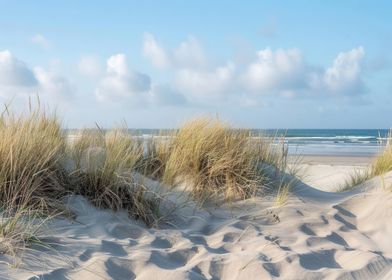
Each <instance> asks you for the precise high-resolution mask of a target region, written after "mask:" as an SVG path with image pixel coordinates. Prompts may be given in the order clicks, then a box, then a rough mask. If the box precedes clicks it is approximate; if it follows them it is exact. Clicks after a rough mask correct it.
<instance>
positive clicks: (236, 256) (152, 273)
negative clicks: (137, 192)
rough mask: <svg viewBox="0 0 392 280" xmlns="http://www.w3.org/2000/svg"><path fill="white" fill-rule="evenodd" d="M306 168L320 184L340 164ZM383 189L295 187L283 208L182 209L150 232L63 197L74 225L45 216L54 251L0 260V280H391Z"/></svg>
mask: <svg viewBox="0 0 392 280" xmlns="http://www.w3.org/2000/svg"><path fill="white" fill-rule="evenodd" d="M306 164H308V165H313V167H312V168H313V170H318V171H317V172H315V173H314V174H313V179H312V180H313V181H314V182H316V183H317V182H318V183H317V184H320V185H322V184H324V183H325V184H327V183H328V178H331V175H326V174H319V173H322V172H323V170H324V171H325V170H326V169H327V168H326V166H329V167H331V168H336V169H337V170H340V169H339V168H340V167H339V166H345V165H341V164H340V165H331V164H326V163H324V164H323V163H312V164H310V163H306ZM346 166H347V165H346ZM325 172H326V173H328V174H333V173H330V172H332V171H331V170H327V171H325ZM316 175H317V176H319V177H318V178H316V177H317V176H316ZM315 176H316V177H315ZM391 186H392V173H389V174H386V175H385V176H384V177H383V178H379V177H377V178H374V179H372V180H370V181H367V182H365V183H364V184H363V185H361V186H359V187H358V188H356V189H355V190H354V191H350V192H345V193H333V192H326V191H322V190H320V189H318V188H315V187H314V186H312V185H310V184H309V183H304V182H298V183H297V184H296V186H295V187H294V188H293V190H292V192H291V193H290V195H289V197H288V200H287V202H286V203H285V204H284V205H276V203H275V202H274V198H273V197H264V198H254V199H248V200H245V201H240V202H235V203H233V204H231V205H223V206H221V207H219V208H216V207H214V206H210V207H207V208H206V209H197V208H195V207H194V206H193V205H189V206H187V208H186V209H178V211H177V212H176V213H175V214H174V215H172V216H171V219H170V220H168V221H170V222H171V224H162V225H160V227H159V228H147V227H146V226H145V225H144V224H143V223H142V222H141V221H135V220H132V219H129V218H128V217H127V215H126V213H121V212H120V213H112V212H110V211H104V210H98V209H96V208H94V207H92V206H91V205H90V204H89V203H88V202H87V201H85V200H84V199H83V198H81V197H70V198H69V200H68V202H69V205H70V207H71V208H72V209H73V210H74V211H75V213H76V218H75V220H69V219H65V218H58V219H55V220H54V221H53V222H52V223H51V224H50V225H49V226H48V232H47V233H46V235H47V236H46V241H47V242H50V243H51V244H52V247H53V248H54V249H55V250H52V249H51V250H49V249H47V250H43V249H39V250H38V251H31V252H26V254H25V259H24V263H23V264H21V265H20V266H19V267H18V268H13V267H10V266H8V265H7V264H5V263H4V262H6V261H7V260H8V259H7V258H6V257H5V256H2V257H1V258H0V261H1V262H0V278H1V279H84V280H90V279H364V280H365V279H366V280H368V279H392V242H390V237H391V234H392V223H390V220H391V219H392V192H391V191H390V190H387V189H388V188H390V187H391Z"/></svg>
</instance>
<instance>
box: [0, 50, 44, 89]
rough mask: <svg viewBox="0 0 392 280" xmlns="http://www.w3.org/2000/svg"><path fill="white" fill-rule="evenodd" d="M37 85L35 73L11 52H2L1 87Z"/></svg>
mask: <svg viewBox="0 0 392 280" xmlns="http://www.w3.org/2000/svg"><path fill="white" fill-rule="evenodd" d="M36 84H37V80H36V78H35V76H34V73H33V72H32V71H31V69H29V68H28V67H27V65H26V64H25V63H24V62H22V61H20V60H19V59H17V58H16V57H15V56H14V55H13V54H12V53H11V52H10V51H8V50H5V51H0V85H2V86H17V87H19V86H21V87H30V86H34V85H36Z"/></svg>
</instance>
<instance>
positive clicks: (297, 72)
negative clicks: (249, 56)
mask: <svg viewBox="0 0 392 280" xmlns="http://www.w3.org/2000/svg"><path fill="white" fill-rule="evenodd" d="M307 71H309V66H307V65H306V62H305V60H304V58H303V56H302V54H301V52H300V51H299V50H297V49H287V50H284V49H278V50H276V51H273V50H271V49H270V48H267V49H264V50H260V51H258V52H257V53H256V59H255V61H253V62H251V63H250V64H249V65H248V66H247V68H246V71H245V73H243V74H242V75H241V77H240V79H241V80H242V81H241V82H242V84H243V86H244V88H246V89H248V90H250V91H254V92H259V93H267V92H269V91H277V90H288V89H292V88H301V87H304V86H305V83H306V80H307V75H308V73H307Z"/></svg>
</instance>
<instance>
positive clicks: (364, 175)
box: [338, 132, 392, 192]
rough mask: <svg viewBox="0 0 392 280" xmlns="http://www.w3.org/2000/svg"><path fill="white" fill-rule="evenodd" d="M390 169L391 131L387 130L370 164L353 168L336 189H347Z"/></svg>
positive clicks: (391, 157)
mask: <svg viewBox="0 0 392 280" xmlns="http://www.w3.org/2000/svg"><path fill="white" fill-rule="evenodd" d="M389 171H392V133H391V132H389V133H388V136H387V142H386V144H385V147H384V149H383V151H382V152H381V153H380V154H379V155H378V156H377V157H376V158H375V159H374V160H373V162H372V163H371V164H370V166H369V167H368V168H367V169H365V170H363V171H359V170H354V171H353V172H352V173H351V174H350V175H349V178H348V179H347V180H346V181H345V183H344V184H343V185H342V186H341V187H339V188H338V191H340V192H343V191H348V190H351V189H353V188H354V187H356V186H358V185H360V184H361V183H363V182H365V181H367V180H369V179H371V178H373V177H376V176H380V175H383V174H385V173H387V172H389Z"/></svg>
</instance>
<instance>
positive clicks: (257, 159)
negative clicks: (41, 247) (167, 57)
mask: <svg viewBox="0 0 392 280" xmlns="http://www.w3.org/2000/svg"><path fill="white" fill-rule="evenodd" d="M274 141H275V140H273V139H267V138H265V137H253V136H252V135H251V133H250V131H249V130H243V129H234V128H233V127H231V126H230V125H228V124H226V123H223V122H220V121H219V120H216V119H211V118H198V119H195V120H192V121H190V122H187V123H186V124H184V126H182V127H181V128H180V129H178V130H177V131H174V132H173V133H170V134H169V135H158V136H155V137H153V138H152V139H150V140H149V141H147V142H144V143H142V142H140V141H138V140H137V139H136V138H135V137H132V136H131V135H130V134H129V132H128V130H127V129H114V130H111V131H103V130H101V129H99V128H98V129H89V130H82V131H80V133H79V135H77V136H76V138H75V139H73V140H72V141H71V140H70V139H68V138H67V135H66V134H65V132H64V131H63V130H62V128H61V124H60V122H59V120H58V118H57V117H56V115H55V114H49V113H46V112H45V110H41V109H39V108H38V109H37V110H30V111H29V112H28V113H26V114H19V115H15V114H12V113H11V112H9V111H8V110H6V111H5V112H4V113H3V114H2V115H1V116H0V163H1V164H0V214H1V217H2V219H1V221H0V241H1V242H0V243H1V246H0V251H1V252H3V253H10V254H14V253H15V252H16V251H17V250H18V249H19V248H23V247H26V246H29V244H32V243H34V242H39V238H38V237H37V232H38V229H39V227H37V223H36V221H37V220H36V219H35V218H34V217H36V216H37V215H41V216H42V215H44V217H46V218H48V219H50V218H51V217H54V216H56V215H58V214H59V213H63V211H65V210H66V207H65V205H64V203H63V198H64V196H66V195H72V194H76V195H82V196H84V197H86V198H87V199H88V200H89V201H90V202H91V203H92V204H93V205H95V206H96V207H99V208H104V209H110V210H113V211H119V210H126V211H128V213H129V215H130V216H132V217H134V218H136V219H138V218H140V219H142V220H143V221H145V223H146V224H147V225H150V226H151V225H154V223H156V222H157V221H159V215H160V213H159V209H160V202H161V197H159V195H157V194H156V193H154V191H153V190H152V189H149V186H145V185H144V180H145V179H144V177H143V175H144V176H147V177H150V178H152V179H154V180H157V181H159V182H160V183H163V184H164V185H173V186H177V185H180V184H184V185H186V186H188V187H190V189H189V190H190V193H191V196H192V197H193V198H194V199H196V200H197V201H198V202H200V203H201V204H203V202H204V201H206V200H207V199H215V198H224V200H225V201H232V200H234V199H245V198H248V197H251V196H253V195H256V194H257V193H258V192H259V191H260V189H261V188H263V187H265V186H270V183H271V182H274V181H275V179H274V178H273V177H276V176H278V175H279V173H280V172H283V171H285V170H286V167H287V149H285V148H284V147H283V148H281V146H279V145H274V144H273V143H274ZM280 193H281V196H282V199H283V196H284V195H285V193H286V189H282V190H281V192H280ZM46 218H45V219H46ZM45 219H44V220H45ZM33 221H34V222H33Z"/></svg>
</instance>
